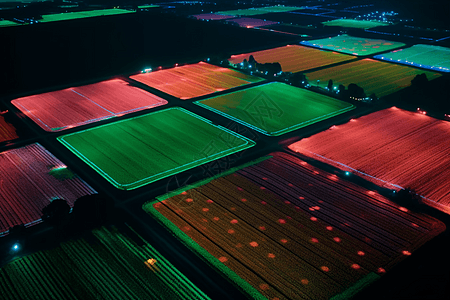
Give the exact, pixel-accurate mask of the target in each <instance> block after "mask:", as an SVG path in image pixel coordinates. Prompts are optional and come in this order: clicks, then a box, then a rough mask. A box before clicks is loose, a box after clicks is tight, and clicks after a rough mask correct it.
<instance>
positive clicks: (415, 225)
mask: <svg viewBox="0 0 450 300" xmlns="http://www.w3.org/2000/svg"><path fill="white" fill-rule="evenodd" d="M411 225H412V226H414V227H416V228H417V227H419V225H417V224H416V223H411Z"/></svg>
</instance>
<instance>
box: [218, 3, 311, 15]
mask: <svg viewBox="0 0 450 300" xmlns="http://www.w3.org/2000/svg"><path fill="white" fill-rule="evenodd" d="M299 9H302V8H301V7H297V6H283V5H277V6H268V7H254V8H248V9H237V10H227V11H219V12H217V14H221V15H231V16H255V15H262V14H267V13H282V12H288V11H295V10H299Z"/></svg>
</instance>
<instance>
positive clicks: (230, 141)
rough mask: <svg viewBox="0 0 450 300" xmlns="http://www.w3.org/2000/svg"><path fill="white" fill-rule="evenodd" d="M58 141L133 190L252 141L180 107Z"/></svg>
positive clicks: (107, 176)
mask: <svg viewBox="0 0 450 300" xmlns="http://www.w3.org/2000/svg"><path fill="white" fill-rule="evenodd" d="M58 140H59V141H60V142H61V143H62V144H63V145H64V146H66V147H67V148H68V149H69V150H70V151H72V152H73V153H74V154H75V155H77V156H78V157H79V158H80V159H81V160H83V161H84V162H85V163H87V164H88V165H89V166H90V167H92V168H93V169H94V170H95V171H97V172H98V173H99V174H100V175H101V176H103V177H104V178H105V179H106V180H108V181H109V182H110V183H111V184H113V185H114V186H115V187H117V188H119V189H122V190H132V189H136V188H138V187H141V186H143V185H146V184H149V183H152V182H154V181H157V180H159V179H162V178H165V177H168V176H171V175H174V174H177V173H180V172H182V171H185V170H188V169H191V168H194V167H196V166H199V165H202V164H204V163H207V162H210V161H213V160H216V159H219V158H221V157H224V156H227V155H230V154H232V153H235V152H238V151H241V150H244V149H247V148H250V147H252V146H254V145H255V143H254V142H253V141H251V140H249V139H247V138H245V137H243V136H240V135H238V134H236V133H234V132H232V131H229V130H228V129H226V128H223V127H220V126H215V125H212V124H211V121H209V120H207V119H204V118H202V117H199V116H197V115H195V114H193V113H191V112H189V111H187V110H185V109H182V108H178V107H175V108H169V109H165V110H161V111H158V112H154V113H150V114H146V115H143V116H139V117H135V118H132V119H127V120H123V121H119V122H115V123H111V124H107V125H103V126H99V127H95V128H91V129H87V130H84V131H80V132H76V133H72V134H67V135H64V136H61V137H58Z"/></svg>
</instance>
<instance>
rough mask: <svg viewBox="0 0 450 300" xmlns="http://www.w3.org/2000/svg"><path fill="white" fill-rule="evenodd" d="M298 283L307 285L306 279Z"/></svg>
mask: <svg viewBox="0 0 450 300" xmlns="http://www.w3.org/2000/svg"><path fill="white" fill-rule="evenodd" d="M300 282H301V283H302V284H304V285H307V284H308V283H309V281H308V279H302V280H301V281H300Z"/></svg>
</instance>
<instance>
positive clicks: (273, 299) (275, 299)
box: [272, 297, 280, 300]
mask: <svg viewBox="0 0 450 300" xmlns="http://www.w3.org/2000/svg"><path fill="white" fill-rule="evenodd" d="M272 300H280V298H278V297H273V298H272Z"/></svg>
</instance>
